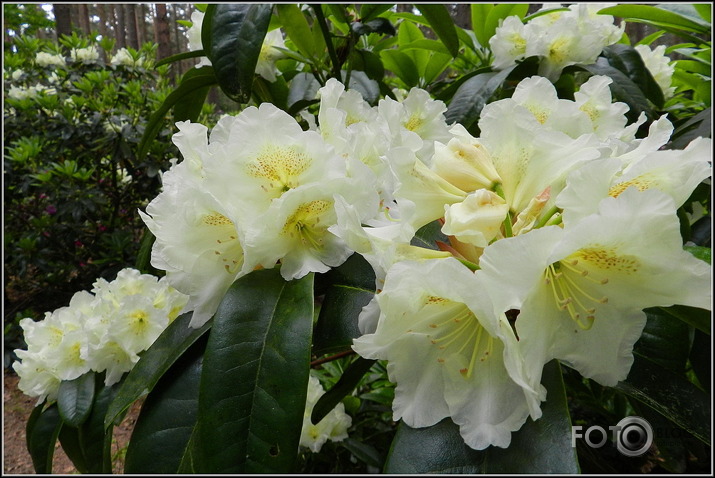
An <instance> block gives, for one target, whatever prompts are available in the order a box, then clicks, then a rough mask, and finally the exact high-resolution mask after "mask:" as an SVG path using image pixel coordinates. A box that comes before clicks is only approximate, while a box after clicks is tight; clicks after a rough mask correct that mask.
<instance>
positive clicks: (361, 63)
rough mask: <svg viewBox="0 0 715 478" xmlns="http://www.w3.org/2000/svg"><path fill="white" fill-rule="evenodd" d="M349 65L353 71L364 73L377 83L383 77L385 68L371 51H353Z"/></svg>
mask: <svg viewBox="0 0 715 478" xmlns="http://www.w3.org/2000/svg"><path fill="white" fill-rule="evenodd" d="M350 65H351V66H352V68H353V70H360V71H364V72H365V74H366V75H367V76H368V78H370V79H373V80H376V81H378V82H379V81H381V80H382V79H383V78H384V77H385V66H384V65H383V64H382V61H381V60H380V57H379V56H377V55H376V54H375V53H373V52H371V51H367V50H360V49H356V50H353V51H352V53H351V54H350Z"/></svg>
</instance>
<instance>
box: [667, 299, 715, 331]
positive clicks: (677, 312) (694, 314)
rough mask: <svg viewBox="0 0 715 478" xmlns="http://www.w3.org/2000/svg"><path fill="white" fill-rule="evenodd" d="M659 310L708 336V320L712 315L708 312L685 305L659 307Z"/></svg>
mask: <svg viewBox="0 0 715 478" xmlns="http://www.w3.org/2000/svg"><path fill="white" fill-rule="evenodd" d="M659 309H660V310H662V311H663V312H665V313H666V314H669V315H670V316H672V317H675V318H676V319H679V320H681V321H683V322H684V323H686V324H688V325H692V326H693V327H695V328H696V329H698V330H701V331H703V332H705V333H706V334H708V335H710V319H711V315H712V314H711V313H710V311H709V310H705V309H699V308H697V307H688V306H685V305H671V306H670V307H659Z"/></svg>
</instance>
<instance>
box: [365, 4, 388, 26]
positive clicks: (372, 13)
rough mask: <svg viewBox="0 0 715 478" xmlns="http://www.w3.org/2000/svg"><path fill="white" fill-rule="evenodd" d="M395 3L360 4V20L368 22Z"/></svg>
mask: <svg viewBox="0 0 715 478" xmlns="http://www.w3.org/2000/svg"><path fill="white" fill-rule="evenodd" d="M392 5H393V4H390V3H382V4H380V3H364V4H362V5H361V6H360V21H361V22H367V21H369V20H372V19H373V18H376V17H377V16H378V15H380V14H381V13H385V12H386V11H388V10H389V9H390V8H392Z"/></svg>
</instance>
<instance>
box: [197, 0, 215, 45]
mask: <svg viewBox="0 0 715 478" xmlns="http://www.w3.org/2000/svg"><path fill="white" fill-rule="evenodd" d="M214 13H216V4H215V3H210V4H209V5H208V6H207V7H206V10H205V11H204V20H203V22H202V23H201V47H202V49H203V50H204V54H205V55H207V56H208V53H209V52H210V51H211V37H212V31H213V26H212V23H213V18H214Z"/></svg>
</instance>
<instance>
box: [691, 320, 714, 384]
mask: <svg viewBox="0 0 715 478" xmlns="http://www.w3.org/2000/svg"><path fill="white" fill-rule="evenodd" d="M711 348H712V342H711V341H710V337H709V336H708V335H707V334H705V333H703V332H701V331H699V330H696V331H695V337H693V347H692V348H691V349H690V364H691V365H692V367H693V372H694V373H695V376H696V377H697V378H698V380H699V381H700V384H701V385H702V387H703V389H705V390H710V389H711V388H710V387H711V383H712V369H713V368H712V351H711Z"/></svg>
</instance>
